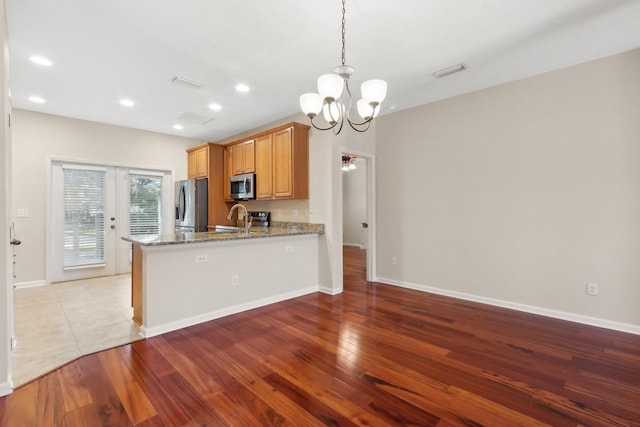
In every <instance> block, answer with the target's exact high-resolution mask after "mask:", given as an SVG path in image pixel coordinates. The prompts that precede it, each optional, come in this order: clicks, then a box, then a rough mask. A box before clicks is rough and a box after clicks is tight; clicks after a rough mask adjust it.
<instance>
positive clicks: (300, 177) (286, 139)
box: [255, 123, 309, 200]
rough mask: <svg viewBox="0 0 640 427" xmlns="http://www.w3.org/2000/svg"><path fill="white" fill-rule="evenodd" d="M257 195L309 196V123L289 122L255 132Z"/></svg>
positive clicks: (282, 197) (260, 196)
mask: <svg viewBox="0 0 640 427" xmlns="http://www.w3.org/2000/svg"><path fill="white" fill-rule="evenodd" d="M255 141H256V150H255V151H256V186H257V190H258V191H257V194H256V198H257V199H262V200H265V199H308V198H309V127H308V126H304V125H301V124H299V123H289V124H287V125H285V126H281V127H279V128H276V129H273V130H272V131H270V132H269V133H268V134H261V135H259V136H256V140H255Z"/></svg>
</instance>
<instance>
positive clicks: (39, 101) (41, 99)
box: [29, 96, 44, 104]
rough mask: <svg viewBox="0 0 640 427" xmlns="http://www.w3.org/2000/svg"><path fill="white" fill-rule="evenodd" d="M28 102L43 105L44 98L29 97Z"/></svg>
mask: <svg viewBox="0 0 640 427" xmlns="http://www.w3.org/2000/svg"><path fill="white" fill-rule="evenodd" d="M29 101H31V102H35V103H36V104H44V98H41V97H39V96H30V97H29Z"/></svg>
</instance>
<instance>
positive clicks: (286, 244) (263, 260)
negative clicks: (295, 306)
mask: <svg viewBox="0 0 640 427" xmlns="http://www.w3.org/2000/svg"><path fill="white" fill-rule="evenodd" d="M322 233H324V226H323V225H321V224H305V223H284V222H282V223H273V225H272V226H271V227H265V228H255V229H251V230H250V232H249V233H244V232H209V233H206V232H203V233H174V234H168V235H144V236H131V237H123V240H127V241H129V242H132V243H133V260H132V273H131V284H132V295H131V300H132V305H133V309H134V316H133V318H134V320H135V321H136V323H138V324H139V325H140V326H141V333H142V334H143V335H144V336H145V337H152V336H155V335H159V334H162V333H165V332H169V331H172V330H176V329H180V328H184V327H187V326H191V325H194V324H197V323H202V322H206V321H208V320H212V319H216V318H219V317H223V316H227V315H230V314H233V313H238V312H241V311H245V310H249V309H252V308H256V307H260V306H263V305H267V304H272V303H275V302H278V301H283V300H286V299H290V298H294V297H297V296H300V295H305V294H308V293H311V292H316V291H317V290H318V288H319V283H318V281H319V279H318V238H319V235H320V234H322Z"/></svg>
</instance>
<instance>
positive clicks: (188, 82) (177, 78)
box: [171, 76, 204, 89]
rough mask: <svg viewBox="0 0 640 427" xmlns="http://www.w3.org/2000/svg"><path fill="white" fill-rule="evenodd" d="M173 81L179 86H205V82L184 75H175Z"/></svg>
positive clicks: (198, 87) (197, 87) (195, 87)
mask: <svg viewBox="0 0 640 427" xmlns="http://www.w3.org/2000/svg"><path fill="white" fill-rule="evenodd" d="M171 81H172V82H173V83H175V84H177V85H178V86H184V87H190V88H192V89H200V88H201V87H202V86H204V83H200V82H197V81H195V80H190V79H185V78H184V77H180V76H174V77H173V78H172V79H171Z"/></svg>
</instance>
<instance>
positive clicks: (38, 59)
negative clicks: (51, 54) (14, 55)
mask: <svg viewBox="0 0 640 427" xmlns="http://www.w3.org/2000/svg"><path fill="white" fill-rule="evenodd" d="M29 59H30V60H31V62H34V63H36V64H38V65H43V66H45V67H50V66H51V64H52V62H51V60H50V59H48V58H45V57H44V56H32V57H31V58H29Z"/></svg>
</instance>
